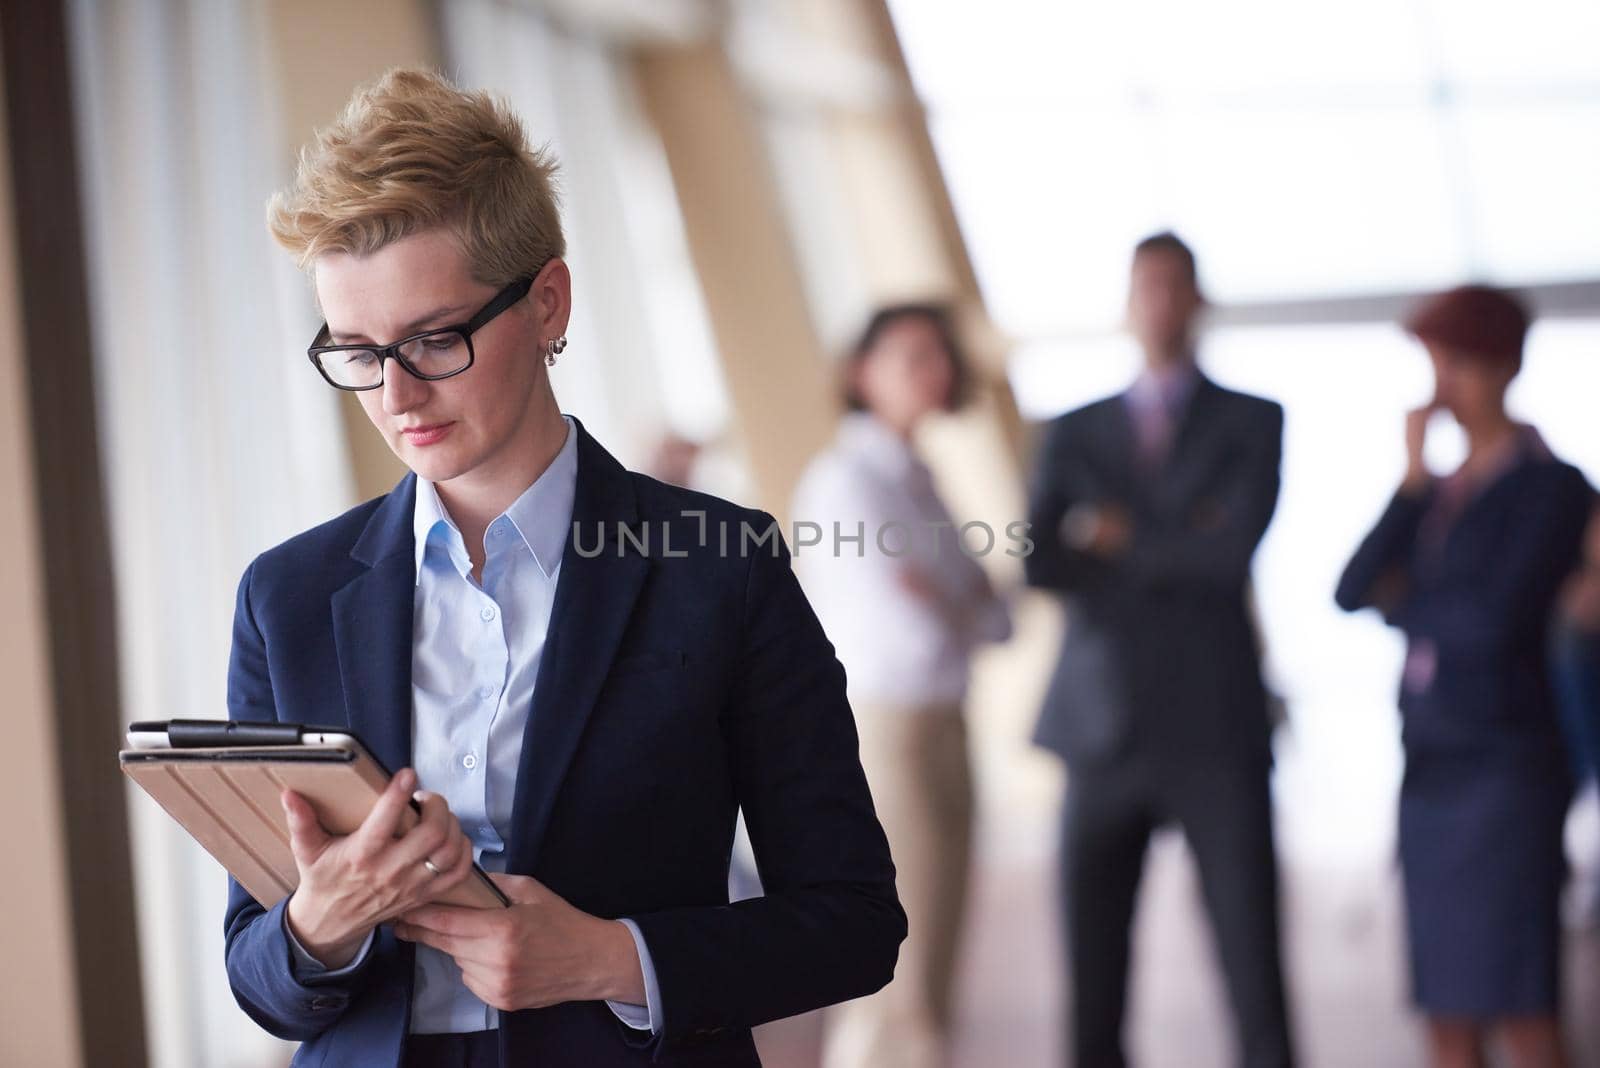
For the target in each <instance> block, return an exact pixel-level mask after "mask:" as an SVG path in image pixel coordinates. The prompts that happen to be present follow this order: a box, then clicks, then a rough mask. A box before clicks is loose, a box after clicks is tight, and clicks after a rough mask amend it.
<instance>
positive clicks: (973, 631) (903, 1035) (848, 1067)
mask: <svg viewBox="0 0 1600 1068" xmlns="http://www.w3.org/2000/svg"><path fill="white" fill-rule="evenodd" d="M844 371H845V374H844V393H845V402H846V405H847V407H848V408H849V409H850V410H849V412H848V413H847V414H846V415H845V417H844V419H843V420H842V421H841V423H840V426H839V431H838V435H837V437H836V438H835V440H834V442H833V444H832V445H831V446H830V447H829V448H828V449H827V450H826V451H824V452H823V453H821V454H820V455H819V456H817V457H816V458H815V459H814V460H813V461H812V463H811V465H810V466H809V468H808V469H807V470H806V473H805V475H804V476H803V478H802V479H801V482H800V486H799V489H798V491H797V493H796V497H795V501H794V510H793V518H794V520H795V523H796V525H797V526H796V529H797V530H798V529H799V526H800V525H801V524H807V523H810V524H816V527H815V528H808V529H812V530H815V529H820V531H821V540H820V542H819V543H818V544H816V545H814V546H806V547H804V548H800V549H798V550H797V551H796V554H795V566H796V569H797V571H798V572H799V575H800V578H801V581H802V583H803V584H804V586H805V588H806V592H807V594H808V595H809V596H810V598H811V603H812V605H813V606H814V607H815V608H816V611H817V614H818V615H819V616H820V617H821V619H822V622H823V625H824V627H825V629H826V630H827V633H828V636H829V638H831V639H832V640H833V642H834V644H835V646H836V648H837V651H838V656H839V659H840V661H841V662H842V663H843V664H844V667H845V672H846V675H847V676H848V686H849V691H850V701H851V705H852V707H853V708H854V710H855V715H856V725H857V729H858V731H859V732H860V736H861V762H862V765H863V766H864V767H865V768H866V772H867V779H868V782H869V783H870V784H871V787H872V796H873V801H874V803H875V805H876V806H877V809H878V816H879V819H880V820H881V821H882V823H883V827H884V830H885V831H886V832H887V833H888V836H889V845H890V849H891V852H892V853H893V855H894V860H895V867H896V871H897V884H898V888H899V892H900V899H901V902H902V904H903V905H904V907H905V910H906V914H907V917H908V920H909V923H910V934H909V935H908V937H907V938H906V941H905V943H904V944H903V945H902V946H901V951H900V964H899V967H898V968H897V970H896V972H895V978H894V981H893V982H892V983H891V984H890V985H889V986H888V987H886V988H885V989H884V990H882V991H881V992H879V993H878V994H876V995H873V996H872V997H869V998H865V999H861V1000H859V1001H853V1002H850V1003H849V1004H847V1005H844V1006H841V1007H840V1009H839V1010H837V1013H838V1015H837V1016H836V1017H835V1018H834V1019H833V1021H832V1023H831V1026H830V1028H829V1034H828V1040H827V1045H826V1053H825V1058H824V1062H825V1064H826V1065H827V1068H856V1066H867V1065H871V1066H873V1068H894V1066H897V1065H908V1066H909V1065H916V1066H918V1068H925V1066H935V1068H936V1066H938V1065H942V1064H945V1063H948V1061H949V1048H950V1041H949V1038H950V1032H951V992H952V981H953V977H954V963H955V956H956V947H957V942H958V938H959V935H960V928H961V918H962V913H963V909H964V905H965V902H966V887H967V868H968V861H969V857H970V854H971V839H972V823H973V790H972V778H971V771H970V765H969V761H968V754H967V733H966V723H965V720H964V719H963V716H962V704H963V701H964V699H965V697H966V692H967V682H968V676H969V662H970V659H971V654H972V651H973V649H974V648H975V647H976V646H977V645H978V644H980V643H982V642H989V641H1002V640H1004V639H1005V638H1007V637H1009V636H1010V633H1011V621H1010V616H1009V613H1008V612H1007V609H1006V606H1005V604H1004V603H1003V602H1002V601H1001V600H1000V598H999V597H998V596H996V594H995V591H994V589H993V587H992V586H991V585H990V583H989V580H988V578H987V577H986V575H985V574H984V571H983V569H982V567H981V566H980V565H979V563H978V562H977V560H976V559H974V558H973V556H972V555H969V552H968V549H967V548H964V547H963V545H962V544H961V543H960V540H959V538H958V533H959V528H958V527H956V526H955V525H954V524H953V523H952V520H951V517H950V513H949V511H948V510H947V509H946V508H945V506H944V503H943V502H942V501H941V500H940V499H939V495H938V493H937V492H936V491H935V488H934V484H933V478H932V475H931V473H930V472H929V470H928V468H927V465H925V464H924V463H923V462H922V460H921V459H920V458H919V457H918V456H917V452H916V448H915V445H914V443H913V442H914V439H915V435H916V431H917V428H918V427H919V426H920V425H921V423H922V421H923V420H924V419H925V418H927V417H928V416H929V415H932V414H933V413H935V412H938V411H953V410H955V409H956V408H958V407H959V406H960V405H961V404H962V402H963V401H964V400H965V396H966V393H967V385H968V374H967V369H966V363H965V360H964V358H963V355H962V353H961V350H960V348H959V346H958V344H957V341H956V337H955V331H954V329H953V328H952V325H951V322H950V319H949V315H948V313H947V312H946V311H945V310H944V309H943V308H941V307H939V306H936V305H897V306H894V307H889V308H884V309H882V310H880V311H879V312H878V313H877V314H875V315H874V316H873V317H872V319H871V321H870V322H869V323H868V324H867V327H866V329H865V330H864V331H863V333H862V335H861V338H860V340H859V341H858V342H857V344H856V345H855V347H854V348H853V349H852V350H851V352H850V354H849V357H848V358H847V360H846V361H845V368H844ZM797 540H798V534H797ZM968 541H969V542H971V543H973V544H972V545H971V546H970V548H971V551H972V552H974V553H975V552H977V551H979V550H981V549H982V548H983V545H982V544H978V543H979V542H980V541H987V542H988V543H989V544H991V545H992V544H993V539H978V538H972V537H969V539H968Z"/></svg>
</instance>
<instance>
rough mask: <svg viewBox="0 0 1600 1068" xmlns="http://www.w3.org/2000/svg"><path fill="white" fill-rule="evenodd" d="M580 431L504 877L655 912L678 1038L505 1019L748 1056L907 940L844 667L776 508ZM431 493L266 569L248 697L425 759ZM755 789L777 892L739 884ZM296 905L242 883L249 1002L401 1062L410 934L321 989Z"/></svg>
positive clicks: (324, 1050) (668, 1049)
mask: <svg viewBox="0 0 1600 1068" xmlns="http://www.w3.org/2000/svg"><path fill="white" fill-rule="evenodd" d="M577 433H578V435H579V443H578V476H577V489H576V497H575V501H574V504H573V521H574V524H575V526H576V538H575V539H569V540H568V542H567V546H566V550H565V554H564V556H563V558H562V563H561V572H560V578H559V581H558V585H557V590H556V595H555V605H554V608H553V614H552V618H551V623H550V630H549V636H548V638H547V644H546V646H545V651H544V657H543V661H542V663H541V665H540V669H539V676H538V681H537V685H536V690H535V697H534V707H533V710H532V713H531V715H530V717H529V720H528V726H527V730H526V734H525V736H524V740H523V746H522V756H521V764H520V768H519V772H518V776H517V786H516V801H515V812H514V816H513V828H512V833H511V837H510V839H509V841H508V842H507V865H506V870H507V871H509V872H511V873H514V874H522V875H531V876H534V877H535V878H537V879H539V880H540V881H541V882H543V883H544V884H545V885H547V886H549V887H550V888H551V889H552V890H553V891H555V892H556V893H558V894H560V895H561V896H562V897H564V898H565V899H566V900H568V901H569V902H571V903H572V904H573V905H574V906H576V907H577V908H580V909H583V910H584V911H586V912H589V913H592V914H595V915H598V916H604V917H630V918H632V919H633V920H635V921H636V922H637V923H638V925H639V928H640V931H641V933H642V934H643V936H644V939H645V942H646V944H647V945H648V947H649V949H650V954H651V957H652V958H653V962H654V965H655V971H656V976H657V979H658V982H659V989H660V995H661V1005H660V1008H661V1013H662V1017H663V1019H662V1032H661V1034H660V1035H659V1036H655V1037H652V1036H651V1035H649V1034H647V1033H644V1032H639V1031H632V1030H630V1029H628V1028H627V1027H626V1026H625V1025H623V1024H622V1023H621V1022H620V1021H619V1020H617V1019H616V1018H615V1016H614V1014H613V1013H612V1012H611V1011H610V1009H609V1008H608V1007H607V1006H606V1005H605V1004H604V1003H602V1002H574V1003H568V1004H563V1005H557V1006H554V1007H552V1008H547V1009H538V1010H529V1011H521V1012H508V1013H502V1014H501V1016H500V1034H501V1063H502V1064H506V1065H519V1066H520V1065H558V1066H565V1065H574V1064H583V1065H586V1066H597V1068H605V1066H611V1065H616V1066H622V1065H636V1064H643V1063H647V1062H650V1061H651V1060H652V1059H654V1061H655V1062H656V1063H661V1064H696V1065H699V1064H717V1065H754V1064H757V1063H758V1062H757V1059H756V1053H755V1046H754V1044H753V1042H752V1040H751V1036H750V1030H749V1029H750V1028H751V1027H752V1026H753V1025H755V1024H758V1023H762V1022H764V1021H767V1020H772V1019H775V1018H778V1017H783V1016H789V1015H793V1014H795V1013H800V1012H804V1011H806V1010H809V1009H813V1008H816V1007H818V1006H821V1005H825V1004H829V1003H832V1002H837V1001H843V1000H847V999H850V998H854V997H859V996H861V995H864V994H867V993H869V992H871V991H873V990H876V989H878V988H879V987H881V986H883V985H884V984H885V983H886V982H887V981H888V980H889V978H890V976H891V975H892V974H893V969H894V962H895V957H896V954H897V952H898V945H899V943H900V941H901V939H902V938H903V937H904V936H905V931H906V924H905V915H904V913H903V912H902V911H901V909H900V906H899V902H898V901H897V899H896V896H895V888H894V867H893V865H892V863H891V862H890V858H889V849H888V844H887V842H886V841H885V839H884V836H883V832H882V830H881V828H880V827H879V825H878V822H877V818H876V816H875V814H874V812H873V807H872V800H871V798H870V796H869V795H868V792H867V784H866V780H865V777H864V776H863V774H862V771H861V765H860V763H859V760H858V758H857V753H856V733H855V725H854V721H853V719H852V717H851V713H850V708H849V705H848V703H847V701H846V699H845V687H844V671H843V669H842V668H841V667H840V665H839V663H838V661H837V660H836V659H835V658H834V655H833V648H832V646H831V645H830V644H829V642H828V640H827V638H826V637H825V636H824V634H823V631H822V628H821V627H820V625H819V624H818V623H817V620H816V617H815V615H814V614H813V613H812V611H811V608H810V606H809V605H808V604H807V603H806V600H805V597H804V595H803V594H802V593H801V592H800V588H799V586H798V584H797V583H796V581H795V578H794V575H793V573H792V572H791V570H790V567H789V558H788V552H787V549H785V548H784V547H783V546H782V544H781V542H779V541H778V539H777V536H776V532H775V526H773V520H772V518H771V517H770V516H768V515H766V514H764V513H761V512H755V511H750V510H746V509H742V508H737V507H735V506H733V505H731V504H728V503H726V502H724V501H720V500H717V499H715V498H712V497H708V496H705V495H703V494H696V493H691V492H689V491H686V490H680V489H676V488H673V487H669V486H666V485H664V484H662V483H660V482H656V481H655V480H653V479H649V478H646V477H644V476H642V475H637V474H632V473H630V472H628V471H625V470H624V469H623V468H622V466H621V465H620V464H618V463H617V461H616V460H614V459H613V458H612V457H611V456H610V454H608V453H607V452H606V451H605V450H604V449H603V448H601V447H600V445H598V444H597V443H596V442H595V441H594V439H593V438H591V437H590V436H589V435H588V433H587V432H586V431H584V429H583V428H582V426H581V425H580V426H578V428H577ZM415 486H416V483H415V479H414V477H412V476H408V477H407V478H406V479H405V480H404V481H402V482H401V483H400V484H399V485H398V486H397V487H396V488H395V489H394V490H393V491H392V492H390V493H389V494H388V495H386V496H384V497H381V498H379V499H377V500H375V501H370V502H368V503H366V504H364V505H361V506H359V507H357V508H355V509H352V510H351V511H349V512H346V513H345V514H344V515H342V516H340V517H339V518H337V519H334V520H333V521H331V522H329V523H326V524H324V525H322V526H319V527H316V528H315V529H313V530H310V531H307V532H306V533H304V534H301V535H299V536H298V537H296V538H293V539H291V540H290V541H288V542H286V543H284V544H283V545H280V546H278V547H277V548H275V549H272V550H270V551H268V552H266V553H263V554H262V555H261V556H260V557H258V558H257V559H256V560H255V562H254V563H252V564H251V565H250V567H249V568H248V570H246V572H245V575H244V579H243V581H242V582H241V583H240V587H239V600H238V610H237V614H236V617H235V622H234V638H233V655H232V660H231V663H230V665H229V672H228V708H229V713H230V715H231V716H232V717H233V718H235V719H255V720H281V721H284V722H297V723H316V724H330V725H337V726H348V728H349V729H351V730H353V731H354V732H356V733H357V734H359V735H360V736H361V737H362V738H363V739H364V740H365V741H366V742H367V744H368V745H369V746H370V747H371V748H372V750H373V752H374V754H375V755H376V756H377V757H378V759H380V760H382V761H383V762H384V763H385V764H386V765H388V766H389V767H391V768H399V767H402V766H405V765H408V764H409V763H410V762H411V651H412V615H413V612H412V598H413V592H414V585H415V556H414V552H413V540H412V539H413V535H412V509H413V502H414V499H415ZM686 513H687V514H686ZM619 523H621V524H625V525H626V526H627V527H628V528H629V530H630V531H631V536H628V537H624V536H621V535H619V533H618V524H619ZM741 524H743V525H745V526H748V528H749V529H751V530H752V531H753V532H754V534H753V535H752V537H751V538H748V539H747V538H743V537H741ZM769 527H773V530H774V533H773V537H772V538H771V539H770V540H768V541H766V542H764V543H759V544H756V543H754V535H759V534H764V533H766V532H767V531H768V528H769ZM724 531H726V532H727V541H726V551H723V542H722V540H721V538H720V537H719V534H721V533H722V532H724ZM641 538H642V539H647V540H646V541H645V542H644V545H645V548H643V549H642V550H641V549H640V547H639V542H640V541H641ZM664 539H665V540H664ZM597 547H598V548H599V550H600V551H599V552H598V553H596V549H597ZM741 806H742V807H743V810H744V814H745V819H746V822H747V825H748V827H749V831H750V838H751V841H752V844H753V845H754V846H755V851H756V855H757V859H758V862H759V866H760V874H761V878H762V883H763V885H764V887H765V891H766V896H764V897H761V898H756V899H752V900H749V901H741V902H739V903H737V904H732V905H730V904H729V903H728V897H727V874H728V860H729V855H730V852H731V848H732V842H733V831H734V818H735V813H736V811H737V810H738V809H739V808H740V807H741ZM284 908H285V904H283V903H280V904H279V905H277V906H276V907H274V908H273V909H272V910H270V911H264V910H263V909H262V908H261V907H260V906H259V905H258V904H256V902H255V901H254V900H252V899H251V898H250V896H249V895H248V894H246V893H245V892H244V891H243V890H242V889H241V888H240V887H239V886H238V885H237V884H233V885H232V886H231V887H230V894H229V902H228V910H227V920H226V924H227V967H228V976H229V980H230V982H231V984H232V986H233V990H234V994H235V996H236V997H237V998H238V1000H239V1003H240V1005H241V1006H243V1007H244V1009H245V1011H246V1012H248V1013H249V1014H250V1015H251V1016H252V1017H253V1018H254V1019H255V1020H256V1021H257V1022H259V1023H260V1024H261V1025H262V1026H263V1027H265V1028H266V1029H267V1030H269V1031H271V1032H272V1033H274V1034H276V1035H280V1036H282V1037H285V1038H290V1039H298V1040H301V1041H302V1042H304V1045H303V1046H302V1048H301V1050H300V1052H299V1054H298V1056H297V1057H296V1061H295V1063H296V1064H297V1065H307V1066H317V1065H329V1066H334V1065H337V1066H339V1068H352V1066H368V1065H370V1066H383V1068H393V1066H394V1065H396V1064H397V1063H398V1062H399V1060H400V1057H401V1044H402V1041H403V1039H404V1036H405V1034H406V1031H407V1021H408V1014H409V1009H410V999H411V983H412V957H413V953H412V949H411V947H410V946H409V945H407V944H404V943H401V942H399V941H398V940H397V939H395V937H394V935H393V934H392V932H391V931H390V930H389V928H388V927H387V925H386V926H384V927H382V928H380V929H379V934H378V939H377V942H376V945H375V949H374V952H373V953H372V955H371V958H370V961H369V962H368V963H367V964H366V965H365V966H363V967H362V968H361V969H360V970H359V971H358V972H357V973H355V974H354V975H352V976H349V977H346V978H341V979H338V980H334V981H332V982H328V983H326V984H325V985H315V986H308V985H302V984H300V983H298V982H296V981H295V979H294V978H293V975H292V973H291V970H290V950H289V946H288V944H287V941H286V938H285V934H284V927H283V916H282V912H283V909H284Z"/></svg>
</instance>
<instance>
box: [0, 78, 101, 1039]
mask: <svg viewBox="0 0 1600 1068" xmlns="http://www.w3.org/2000/svg"><path fill="white" fill-rule="evenodd" d="M4 121H5V109H4V107H3V106H0V500H3V501H5V502H6V504H5V507H4V508H0V591H4V598H5V600H4V605H3V607H0V678H3V679H5V681H6V701H5V725H6V745H5V751H6V752H7V753H8V754H11V756H12V759H10V760H8V761H7V762H6V769H5V774H3V775H0V812H4V813H6V817H5V818H4V819H3V820H0V827H3V828H4V830H3V832H0V857H4V858H5V859H6V875H5V878H4V879H0V916H3V917H5V923H4V924H0V960H3V961H4V962H5V966H4V967H3V968H0V1064H15V1065H51V1066H52V1068H54V1066H70V1065H77V1064H80V1063H82V1051H81V1049H80V1047H79V1042H78V1014H77V1009H76V1003H77V982H76V976H75V974H74V966H73V952H74V951H73V940H72V923H71V916H70V915H69V912H68V906H67V902H68V900H69V898H70V890H69V887H68V885H67V865H66V856H65V848H64V842H65V834H66V828H65V824H64V821H63V819H62V814H61V782H60V776H59V772H58V766H57V764H56V761H55V752H56V736H55V728H54V715H55V704H54V695H53V693H52V691H51V686H50V669H49V656H48V651H47V648H46V630H45V627H46V622H47V620H46V615H45V603H44V591H43V588H42V583H41V579H40V576H41V575H43V573H44V555H43V553H42V552H41V550H40V545H39V532H38V525H37V524H38V509H37V493H36V490H35V485H34V474H33V473H34V467H33V447H32V441H31V434H30V426H31V423H32V419H31V416H30V413H29V405H28V400H27V392H26V391H27V383H26V376H25V375H24V373H23V367H24V363H23V361H24V359H25V358H26V354H25V353H24V351H23V343H22V336H23V333H22V319H21V309H20V307H19V301H18V296H17V293H18V290H17V257H16V233H15V230H14V228H13V220H12V216H11V210H10V209H11V203H12V200H11V188H10V183H9V177H10V160H9V159H8V158H6V157H7V147H6V146H7V145H8V144H9V142H8V141H7V139H6V137H5V131H4V128H3V124H4ZM108 758H109V754H108ZM107 766H108V768H109V764H108V765H107Z"/></svg>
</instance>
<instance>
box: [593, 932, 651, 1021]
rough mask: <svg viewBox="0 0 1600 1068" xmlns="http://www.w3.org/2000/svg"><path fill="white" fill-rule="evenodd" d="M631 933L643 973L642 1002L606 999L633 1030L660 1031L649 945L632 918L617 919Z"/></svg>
mask: <svg viewBox="0 0 1600 1068" xmlns="http://www.w3.org/2000/svg"><path fill="white" fill-rule="evenodd" d="M617 922H618V923H620V924H622V925H623V926H624V927H626V928H627V929H628V933H629V934H631V935H633V948H634V949H636V950H638V951H639V970H640V971H642V972H643V973H644V1002H645V1003H644V1004H643V1005H631V1004H629V1003H628V1002H625V1001H608V1002H606V1004H607V1005H609V1006H610V1007H611V1011H612V1012H614V1013H616V1016H617V1019H619V1020H621V1021H622V1022H623V1023H625V1024H627V1025H628V1026H629V1027H631V1028H633V1029H634V1030H635V1031H649V1032H650V1033H651V1034H660V1033H661V988H660V987H659V986H657V985H656V966H655V962H654V961H652V960H651V959H650V947H649V946H647V945H645V944H644V935H643V934H641V933H640V932H639V925H638V924H636V923H634V922H633V921H632V920H618V921H617Z"/></svg>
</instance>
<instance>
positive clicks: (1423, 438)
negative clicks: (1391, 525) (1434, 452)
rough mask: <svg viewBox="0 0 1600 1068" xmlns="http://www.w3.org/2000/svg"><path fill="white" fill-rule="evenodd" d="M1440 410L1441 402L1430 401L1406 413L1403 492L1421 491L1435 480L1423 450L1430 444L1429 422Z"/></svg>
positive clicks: (1401, 487)
mask: <svg viewBox="0 0 1600 1068" xmlns="http://www.w3.org/2000/svg"><path fill="white" fill-rule="evenodd" d="M1438 411H1439V402H1438V401H1429V402H1428V403H1427V404H1425V405H1423V406H1422V407H1421V408H1414V409H1412V410H1411V411H1409V412H1407V413H1406V474H1405V478H1404V479H1402V480H1401V482H1400V490H1401V492H1402V493H1419V492H1421V491H1422V490H1423V489H1424V488H1425V487H1426V486H1427V485H1428V483H1429V482H1430V481H1432V480H1433V472H1431V471H1429V470H1428V461H1427V459H1426V457H1425V456H1424V455H1423V452H1424V449H1425V448H1426V446H1427V444H1428V424H1429V423H1431V422H1432V421H1433V417H1434V415H1435V414H1436V413H1437V412H1438Z"/></svg>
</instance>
